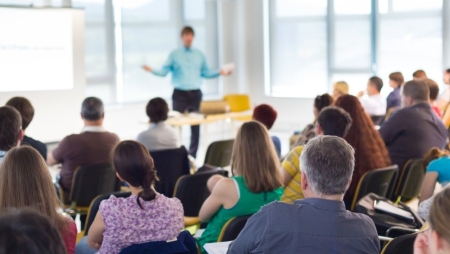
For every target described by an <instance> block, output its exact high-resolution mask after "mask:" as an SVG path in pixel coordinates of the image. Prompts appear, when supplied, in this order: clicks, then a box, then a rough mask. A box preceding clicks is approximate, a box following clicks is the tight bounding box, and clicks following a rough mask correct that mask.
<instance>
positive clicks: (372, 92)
mask: <svg viewBox="0 0 450 254" xmlns="http://www.w3.org/2000/svg"><path fill="white" fill-rule="evenodd" d="M382 88H383V80H381V79H380V78H379V77H371V78H370V79H369V81H368V83H367V90H366V91H367V95H368V97H367V98H363V95H364V92H363V91H361V92H359V93H358V98H359V99H360V101H361V105H362V106H363V108H364V110H365V111H366V113H367V114H368V115H369V116H382V115H384V114H385V113H386V104H387V102H386V99H384V98H383V97H382V96H381V94H380V92H381V89H382Z"/></svg>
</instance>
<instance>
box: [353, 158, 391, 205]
mask: <svg viewBox="0 0 450 254" xmlns="http://www.w3.org/2000/svg"><path fill="white" fill-rule="evenodd" d="M397 174H398V166H397V165H392V166H389V167H386V168H380V169H374V170H371V171H369V172H366V173H365V174H364V175H363V176H362V177H361V179H360V180H359V183H358V186H357V187H356V191H355V195H354V196H353V202H352V206H351V209H350V210H351V211H353V210H354V209H355V206H356V203H357V202H358V200H360V199H361V198H362V197H364V196H366V195H367V194H369V193H375V194H377V195H379V196H381V197H389V196H390V194H391V193H389V192H391V191H392V189H393V187H392V186H394V185H395V182H396V178H397Z"/></svg>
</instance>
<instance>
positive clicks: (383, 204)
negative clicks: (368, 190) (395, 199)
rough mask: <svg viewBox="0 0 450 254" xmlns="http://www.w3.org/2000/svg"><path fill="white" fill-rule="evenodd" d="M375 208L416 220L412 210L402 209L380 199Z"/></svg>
mask: <svg viewBox="0 0 450 254" xmlns="http://www.w3.org/2000/svg"><path fill="white" fill-rule="evenodd" d="M375 209H376V210H380V211H383V212H386V213H390V214H394V215H397V216H401V217H403V218H407V219H410V220H414V216H412V214H411V213H410V212H407V211H405V210H402V209H400V208H398V207H396V206H393V205H391V204H389V203H387V202H384V201H378V202H377V204H376V205H375Z"/></svg>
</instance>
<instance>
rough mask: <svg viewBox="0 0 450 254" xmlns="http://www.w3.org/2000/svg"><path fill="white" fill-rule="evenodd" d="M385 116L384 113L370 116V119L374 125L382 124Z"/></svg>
mask: <svg viewBox="0 0 450 254" xmlns="http://www.w3.org/2000/svg"><path fill="white" fill-rule="evenodd" d="M385 118H386V116H385V115H379V116H370V119H372V122H373V124H374V125H381V124H383V122H384V119H385Z"/></svg>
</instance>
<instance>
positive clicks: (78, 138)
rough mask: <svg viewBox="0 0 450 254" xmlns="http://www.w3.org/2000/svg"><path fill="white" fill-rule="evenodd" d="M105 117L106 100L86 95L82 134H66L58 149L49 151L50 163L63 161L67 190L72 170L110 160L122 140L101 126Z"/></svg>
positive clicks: (66, 189)
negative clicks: (114, 149) (115, 147)
mask: <svg viewBox="0 0 450 254" xmlns="http://www.w3.org/2000/svg"><path fill="white" fill-rule="evenodd" d="M104 117H105V113H104V109H103V102H102V101H101V100H100V99H98V98H95V97H88V98H86V99H85V100H84V101H83V104H82V107H81V118H82V119H83V121H84V128H83V130H82V132H81V134H73V135H70V136H67V137H65V138H64V139H63V140H62V141H61V142H60V143H59V145H58V147H57V148H55V150H53V151H52V152H49V153H48V155H47V163H48V164H50V165H55V164H58V163H61V164H62V168H61V179H60V186H61V187H62V188H63V190H64V191H65V193H67V192H69V191H70V188H71V185H72V177H73V173H74V172H75V169H76V168H77V167H78V166H86V165H94V164H100V163H110V161H111V157H110V156H111V151H112V150H113V148H114V146H115V145H116V144H117V143H119V137H117V135H116V134H113V133H110V132H106V130H105V129H104V128H103V127H102V124H103V119H104Z"/></svg>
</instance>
